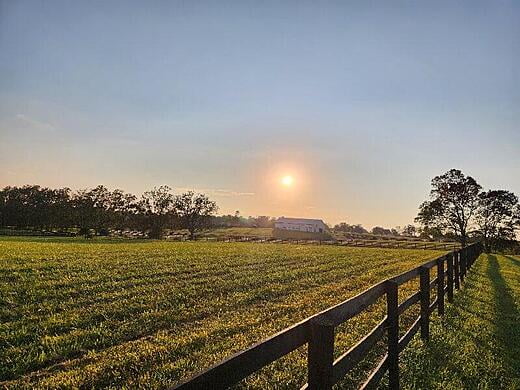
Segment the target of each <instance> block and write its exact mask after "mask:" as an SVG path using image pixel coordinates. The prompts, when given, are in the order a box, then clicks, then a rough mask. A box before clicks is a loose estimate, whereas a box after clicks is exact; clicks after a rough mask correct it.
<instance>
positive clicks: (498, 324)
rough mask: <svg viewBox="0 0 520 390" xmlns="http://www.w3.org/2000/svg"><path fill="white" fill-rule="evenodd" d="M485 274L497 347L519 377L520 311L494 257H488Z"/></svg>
mask: <svg viewBox="0 0 520 390" xmlns="http://www.w3.org/2000/svg"><path fill="white" fill-rule="evenodd" d="M508 259H509V257H508ZM510 260H511V259H510ZM515 261H517V260H515ZM518 263H519V265H520V262H518ZM487 273H488V276H489V278H490V280H491V282H492V285H493V288H494V297H495V330H496V338H497V342H498V345H497V347H498V348H499V349H500V350H501V351H502V354H503V357H504V362H505V363H506V364H508V365H509V366H510V367H511V368H512V370H513V372H518V373H519V375H520V358H519V357H520V311H519V310H518V307H517V306H516V303H515V299H514V295H513V293H512V290H511V288H510V287H509V286H508V285H507V282H506V281H505V279H504V277H503V276H502V273H501V272H500V264H499V261H498V260H497V258H496V256H494V255H489V256H488V268H487Z"/></svg>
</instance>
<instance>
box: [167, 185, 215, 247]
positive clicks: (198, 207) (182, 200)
mask: <svg viewBox="0 0 520 390" xmlns="http://www.w3.org/2000/svg"><path fill="white" fill-rule="evenodd" d="M174 208H175V212H176V214H177V216H178V218H179V220H180V223H181V226H182V227H183V228H185V229H188V231H189V232H190V239H192V240H193V239H194V238H195V232H196V231H197V230H201V229H204V228H206V227H208V226H209V224H210V218H211V216H212V215H213V214H215V213H216V212H217V211H218V207H217V204H216V203H215V202H214V201H212V200H210V199H209V198H208V197H207V196H206V195H205V194H197V193H195V192H193V191H188V192H185V193H184V194H181V195H178V196H176V197H175V202H174Z"/></svg>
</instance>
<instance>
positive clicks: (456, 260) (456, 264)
mask: <svg viewBox="0 0 520 390" xmlns="http://www.w3.org/2000/svg"><path fill="white" fill-rule="evenodd" d="M459 258H460V252H459V251H457V252H455V253H454V254H453V259H454V263H453V269H454V270H455V289H456V290H458V289H459V288H460V276H459V273H460V265H459Z"/></svg>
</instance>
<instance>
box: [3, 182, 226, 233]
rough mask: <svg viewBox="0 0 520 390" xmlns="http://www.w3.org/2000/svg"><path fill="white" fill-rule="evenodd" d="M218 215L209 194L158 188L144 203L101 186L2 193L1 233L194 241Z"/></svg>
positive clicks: (142, 199) (17, 189)
mask: <svg viewBox="0 0 520 390" xmlns="http://www.w3.org/2000/svg"><path fill="white" fill-rule="evenodd" d="M217 210H218V207H217V205H216V203H215V202H214V201H212V200H210V199H209V198H208V197H207V196H206V195H204V194H198V193H195V192H191V191H188V192H186V193H183V194H180V195H174V194H173V192H172V189H171V188H169V187H168V186H161V187H156V188H153V189H152V190H150V191H147V192H145V193H144V194H143V195H142V196H141V197H139V198H138V197H137V196H135V195H133V194H130V193H127V192H124V191H122V190H119V189H116V190H113V191H110V190H109V189H107V188H106V187H105V186H102V185H100V186H97V187H95V188H93V189H84V190H79V191H72V190H71V189H70V188H58V189H52V188H47V187H40V186H38V185H25V186H22V187H5V188H3V189H2V190H0V227H2V228H17V229H30V230H40V231H51V230H57V231H61V232H70V231H71V230H75V231H77V232H78V233H79V234H82V235H85V236H89V235H94V234H97V235H108V234H109V231H110V230H128V229H130V230H138V231H141V232H143V233H145V234H146V235H148V236H149V237H151V238H160V237H161V236H162V235H163V233H164V231H165V229H168V228H171V229H174V228H181V229H187V230H189V232H190V233H191V235H192V236H193V235H194V233H195V232H196V231H197V230H199V229H202V228H204V227H206V226H207V225H208V224H210V223H211V222H212V220H211V219H212V217H213V216H214V214H215V213H216V212H217Z"/></svg>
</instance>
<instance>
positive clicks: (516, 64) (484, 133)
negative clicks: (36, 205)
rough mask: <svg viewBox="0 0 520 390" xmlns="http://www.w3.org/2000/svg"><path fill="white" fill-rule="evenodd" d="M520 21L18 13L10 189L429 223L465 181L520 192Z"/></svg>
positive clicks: (393, 9) (108, 9)
mask: <svg viewBox="0 0 520 390" xmlns="http://www.w3.org/2000/svg"><path fill="white" fill-rule="evenodd" d="M518 20H520V2H516V1H497V0H494V1H487V2H481V1H457V2H452V1H446V2H444V1H438V2H426V1H395V2H387V1H358V2H356V1H338V2H334V1H326V2H310V1H309V2H306V1H286V2H279V1H272V2H271V1H221V2H215V1H208V2H204V1H198V2H178V1H149V2H148V1H147V2H143V1H139V2H137V1H135V2H132V1H88V2H84V1H54V0H47V1H25V0H20V1H9V0H0V187H4V186H7V185H23V184H39V185H42V186H50V187H64V186H66V187H70V188H73V189H79V188H86V187H93V186H96V185H98V184H104V185H106V186H107V187H109V188H111V189H113V188H121V189H123V190H126V191H129V192H133V193H136V194H140V193H142V192H143V191H146V190H148V189H150V188H152V187H154V186H159V185H162V184H167V185H169V186H170V187H172V188H174V189H175V191H177V192H181V191H185V190H186V189H194V190H196V191H201V192H205V193H207V194H208V195H209V196H210V197H211V198H212V199H214V200H215V201H217V203H218V205H219V206H220V213H233V212H234V211H235V210H239V211H240V213H241V214H242V215H246V216H247V215H253V216H256V215H271V216H293V217H313V218H322V219H323V220H325V221H326V222H328V223H330V224H334V223H337V222H340V221H346V222H348V223H361V224H363V225H364V226H366V227H372V226H376V225H379V226H386V227H394V226H396V225H401V226H403V225H405V224H408V223H411V222H413V218H414V217H415V215H416V214H417V209H418V205H419V204H420V203H421V202H422V201H423V200H425V199H427V197H428V193H429V190H430V181H431V179H432V178H433V177H434V176H436V175H439V174H442V173H444V172H445V171H447V170H448V169H450V168H458V169H461V170H462V171H463V172H464V173H466V174H469V175H471V176H473V177H474V178H475V179H477V181H478V182H479V183H480V184H481V185H482V186H483V187H484V188H486V189H489V188H492V189H508V190H511V191H514V192H516V194H517V195H520V127H519V123H520V73H519V68H520V61H519V59H520V23H518ZM287 175H290V176H292V177H293V183H292V185H291V186H284V185H283V184H282V183H281V178H282V177H284V176H287Z"/></svg>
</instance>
